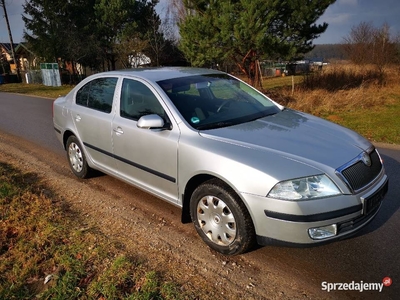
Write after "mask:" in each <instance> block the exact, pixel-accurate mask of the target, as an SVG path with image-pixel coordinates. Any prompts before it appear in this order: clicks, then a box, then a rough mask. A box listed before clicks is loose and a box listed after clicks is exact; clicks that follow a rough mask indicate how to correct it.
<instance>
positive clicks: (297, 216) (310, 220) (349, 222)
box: [242, 173, 388, 246]
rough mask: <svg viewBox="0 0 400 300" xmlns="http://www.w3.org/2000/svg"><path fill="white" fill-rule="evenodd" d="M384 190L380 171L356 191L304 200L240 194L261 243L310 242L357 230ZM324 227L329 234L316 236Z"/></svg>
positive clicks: (370, 216)
mask: <svg viewBox="0 0 400 300" xmlns="http://www.w3.org/2000/svg"><path fill="white" fill-rule="evenodd" d="M387 191H388V178H387V176H386V175H385V174H384V173H382V174H381V175H380V177H379V178H378V179H377V180H376V181H375V184H374V185H372V186H371V187H369V188H368V189H367V190H364V191H363V192H362V193H360V194H357V195H341V196H337V197H329V198H323V199H316V200H307V201H285V200H278V199H271V198H266V197H259V196H255V195H249V194H244V195H243V194H242V195H243V197H244V198H245V201H246V203H247V205H248V208H249V211H250V214H251V215H252V218H253V221H254V225H255V229H256V234H257V242H258V243H259V244H260V245H269V244H276V243H279V244H286V245H294V246H301V245H306V246H311V245H313V244H321V243H326V242H329V241H333V240H338V239H342V238H345V237H347V236H349V235H352V234H354V233H356V232H357V231H358V230H360V229H361V228H362V227H364V226H365V225H366V224H368V223H369V222H370V221H371V220H372V219H373V218H374V217H375V216H376V214H377V213H378V211H379V209H380V207H381V204H382V200H383V198H384V196H385V194H386V193H387ZM324 230H327V231H328V232H330V234H327V235H326V236H322V237H321V236H318V232H323V231H324ZM314 233H317V235H315V234H314Z"/></svg>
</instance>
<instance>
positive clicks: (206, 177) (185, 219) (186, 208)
mask: <svg viewBox="0 0 400 300" xmlns="http://www.w3.org/2000/svg"><path fill="white" fill-rule="evenodd" d="M210 180H213V181H214V182H216V183H218V184H220V185H222V186H224V187H225V188H226V189H229V190H230V191H231V192H232V193H234V194H235V195H237V197H238V198H239V199H240V201H242V202H243V204H244V205H245V206H246V209H247V210H248V207H247V205H246V203H245V202H244V201H243V199H241V197H240V195H239V193H238V192H237V191H236V190H235V189H234V188H233V187H232V186H231V185H230V184H228V183H227V182H226V181H224V180H223V179H221V178H219V177H216V176H214V175H211V174H198V175H195V176H193V177H192V178H191V179H190V180H189V181H188V182H187V184H186V186H185V191H184V193H183V195H182V216H181V221H182V223H191V222H192V218H191V216H190V198H191V196H192V194H193V192H194V190H195V189H196V188H197V187H198V186H200V185H201V184H203V183H205V182H206V181H210ZM249 215H250V217H251V214H250V212H249Z"/></svg>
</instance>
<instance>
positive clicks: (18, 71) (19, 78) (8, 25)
mask: <svg viewBox="0 0 400 300" xmlns="http://www.w3.org/2000/svg"><path fill="white" fill-rule="evenodd" d="M4 1H5V0H1V4H0V5H1V6H3V10H4V18H5V19H6V23H7V30H8V37H9V38H10V47H11V55H12V58H13V60H14V64H15V66H16V69H17V76H18V81H21V73H20V70H19V60H18V61H17V60H16V59H15V51H14V42H13V38H12V34H11V29H10V23H9V22H8V15H7V9H6V4H5V3H4Z"/></svg>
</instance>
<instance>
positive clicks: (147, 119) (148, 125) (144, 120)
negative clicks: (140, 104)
mask: <svg viewBox="0 0 400 300" xmlns="http://www.w3.org/2000/svg"><path fill="white" fill-rule="evenodd" d="M165 125H168V124H165V122H164V120H163V118H161V117H160V116H159V115H156V114H152V115H145V116H142V117H140V119H139V120H138V122H137V127H139V128H143V129H169V126H165Z"/></svg>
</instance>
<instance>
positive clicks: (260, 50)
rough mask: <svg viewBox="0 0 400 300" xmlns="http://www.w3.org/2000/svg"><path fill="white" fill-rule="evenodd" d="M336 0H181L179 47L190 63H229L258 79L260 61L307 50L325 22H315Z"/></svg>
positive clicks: (253, 81)
mask: <svg viewBox="0 0 400 300" xmlns="http://www.w3.org/2000/svg"><path fill="white" fill-rule="evenodd" d="M333 2H335V0H301V1H300V0H286V1H282V0H247V1H244V0H218V1H216V0H183V4H184V5H185V7H186V9H187V15H186V16H185V18H184V19H183V20H182V21H181V23H180V24H179V28H180V35H181V44H180V45H181V49H182V51H183V52H184V53H185V55H186V57H187V58H188V60H189V61H190V62H191V64H192V65H194V66H207V65H212V64H215V63H221V62H224V61H233V62H235V64H236V65H237V66H238V67H239V68H240V70H242V72H243V73H244V74H246V75H247V76H248V77H249V79H250V81H251V83H252V84H253V85H255V84H256V83H257V81H258V80H257V75H258V74H259V67H258V66H259V65H258V62H259V60H260V59H276V58H282V59H288V58H293V57H296V56H298V55H299V54H302V53H307V52H308V51H310V50H311V49H312V47H313V46H312V40H313V39H315V38H316V37H318V36H319V35H320V34H321V33H323V32H324V31H325V30H326V28H327V26H328V25H327V24H326V23H324V24H322V25H317V24H316V21H317V20H318V18H319V17H320V16H321V15H322V14H323V12H324V11H325V10H326V8H327V7H328V6H329V5H330V4H332V3H333Z"/></svg>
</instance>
